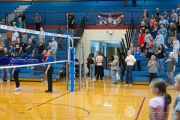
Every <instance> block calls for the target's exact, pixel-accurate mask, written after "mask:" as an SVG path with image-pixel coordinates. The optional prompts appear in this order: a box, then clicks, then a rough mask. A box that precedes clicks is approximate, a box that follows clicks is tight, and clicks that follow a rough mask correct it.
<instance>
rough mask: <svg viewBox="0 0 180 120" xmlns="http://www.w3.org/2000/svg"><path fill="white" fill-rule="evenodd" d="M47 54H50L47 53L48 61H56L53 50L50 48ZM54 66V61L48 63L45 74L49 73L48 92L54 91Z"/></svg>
mask: <svg viewBox="0 0 180 120" xmlns="http://www.w3.org/2000/svg"><path fill="white" fill-rule="evenodd" d="M47 54H48V55H47V56H48V57H47V59H46V63H48V62H54V57H53V55H52V51H51V50H48V53H47ZM53 66H54V64H53V63H49V64H46V71H45V74H47V79H48V90H46V91H45V92H46V93H50V92H53V90H52V74H53Z"/></svg>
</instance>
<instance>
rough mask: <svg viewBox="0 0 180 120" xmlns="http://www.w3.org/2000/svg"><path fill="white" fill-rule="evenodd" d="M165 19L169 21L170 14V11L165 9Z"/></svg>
mask: <svg viewBox="0 0 180 120" xmlns="http://www.w3.org/2000/svg"><path fill="white" fill-rule="evenodd" d="M164 19H165V20H167V21H168V22H169V15H168V12H167V11H166V10H165V11H164Z"/></svg>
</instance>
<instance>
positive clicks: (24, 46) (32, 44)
mask: <svg viewBox="0 0 180 120" xmlns="http://www.w3.org/2000/svg"><path fill="white" fill-rule="evenodd" d="M67 18H68V27H69V29H70V32H72V33H73V29H74V23H75V18H74V15H73V13H72V12H70V13H69V14H67ZM17 19H18V20H17V21H18V22H17V23H16V22H10V23H9V24H8V26H13V27H17V28H23V29H26V28H27V25H26V16H25V14H24V13H23V12H20V14H19V16H18V18H17ZM41 21H42V18H41V16H40V14H39V13H38V12H37V13H36V15H35V17H34V22H35V30H36V31H40V34H38V35H31V36H30V35H29V34H28V33H25V32H17V31H12V30H7V36H6V37H7V40H8V44H6V45H5V42H4V41H5V40H2V39H1V40H0V56H14V55H16V56H27V57H31V58H39V61H40V62H43V61H46V60H47V57H46V59H44V56H45V55H44V53H45V51H48V50H50V51H51V53H52V55H53V57H54V60H55V61H56V60H57V59H56V54H57V50H58V46H59V49H60V50H63V45H62V43H63V39H64V38H62V37H58V38H56V37H52V39H51V40H49V41H48V43H47V42H45V41H46V40H45V35H43V34H41V33H43V32H44V29H43V27H42V26H41ZM56 33H57V34H63V28H62V27H61V25H58V27H57V32H56ZM28 36H30V37H29V38H28ZM35 51H38V54H35ZM46 53H47V52H46ZM3 66H9V64H3ZM1 71H2V72H1V79H0V83H2V82H3V80H4V76H5V73H4V71H6V73H7V82H10V71H9V68H5V69H1ZM46 78H47V77H46ZM46 78H45V79H46Z"/></svg>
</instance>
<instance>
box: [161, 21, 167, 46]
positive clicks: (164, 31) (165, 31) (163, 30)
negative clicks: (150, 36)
mask: <svg viewBox="0 0 180 120" xmlns="http://www.w3.org/2000/svg"><path fill="white" fill-rule="evenodd" d="M160 33H161V34H162V35H163V37H164V40H166V36H167V28H165V26H164V24H162V27H161V29H160ZM164 43H165V44H166V41H164Z"/></svg>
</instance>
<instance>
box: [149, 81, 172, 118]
mask: <svg viewBox="0 0 180 120" xmlns="http://www.w3.org/2000/svg"><path fill="white" fill-rule="evenodd" d="M150 87H151V92H152V93H153V95H154V96H155V97H154V98H152V99H151V100H150V102H149V120H168V115H169V110H170V103H171V96H170V95H169V94H168V93H167V91H166V82H165V81H164V80H162V79H157V78H156V79H154V80H153V81H152V82H151V84H150Z"/></svg>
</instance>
